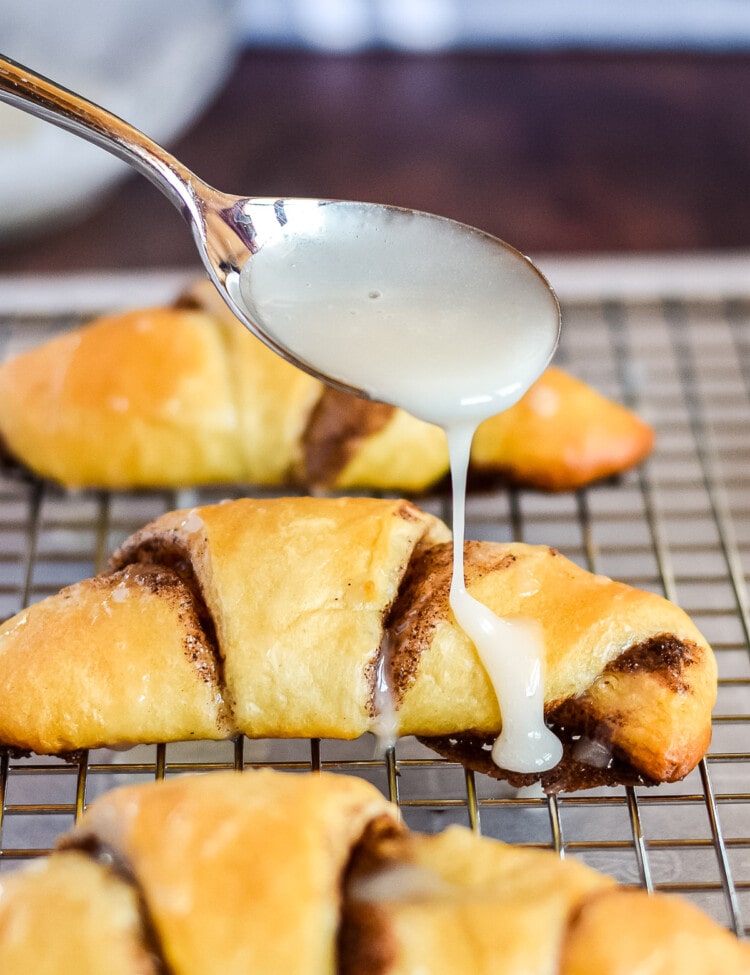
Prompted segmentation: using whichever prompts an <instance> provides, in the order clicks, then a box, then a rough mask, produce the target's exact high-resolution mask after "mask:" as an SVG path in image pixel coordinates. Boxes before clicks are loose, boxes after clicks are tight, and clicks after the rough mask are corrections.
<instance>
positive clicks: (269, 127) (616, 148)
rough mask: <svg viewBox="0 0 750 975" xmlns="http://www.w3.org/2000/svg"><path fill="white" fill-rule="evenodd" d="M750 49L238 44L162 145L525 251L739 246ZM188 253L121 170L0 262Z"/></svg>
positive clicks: (260, 185)
mask: <svg viewBox="0 0 750 975" xmlns="http://www.w3.org/2000/svg"><path fill="white" fill-rule="evenodd" d="M749 91H750V56H745V55H740V54H732V55H726V56H721V55H716V54H706V55H696V54H690V53H683V54H679V53H673V54H669V55H659V54H616V53H598V54H585V53H538V54H531V53H516V54H507V53H494V54H452V55H445V56H443V55H398V54H390V53H372V54H366V55H357V56H337V55H317V54H306V53H298V52H279V51H248V52H246V53H245V54H244V55H243V56H242V58H241V59H240V61H239V63H238V65H237V67H236V70H235V71H234V74H233V76H232V79H231V82H230V84H229V85H228V87H227V88H226V90H225V91H224V92H223V93H222V94H221V95H220V96H219V98H218V99H217V101H216V102H215V104H214V106H213V108H212V110H211V111H210V112H209V113H208V114H206V115H204V117H203V118H202V119H201V120H199V121H198V122H197V123H196V124H195V125H194V127H193V128H192V130H191V131H190V132H189V133H188V134H187V135H186V136H184V137H183V138H182V139H181V140H180V142H179V143H178V144H177V145H176V146H174V147H173V148H174V150H175V152H176V154H177V155H178V156H179V157H180V158H182V159H183V161H184V162H185V163H186V164H187V165H189V166H190V167H191V168H193V169H194V170H195V171H196V172H197V173H199V174H200V175H201V176H202V177H203V178H204V179H206V180H207V181H208V182H210V183H212V184H213V185H215V186H217V187H219V188H221V189H223V190H226V191H228V192H237V193H247V194H257V195H269V194H270V195H280V196H281V195H288V196H323V197H325V196H328V197H337V198H350V199H363V200H372V201H378V202H386V203H392V204H397V205H404V206H411V207H418V208H422V209H426V210H431V211H435V212H439V213H443V214H445V215H447V216H451V217H454V218H457V219H460V220H463V221H466V222H468V223H473V224H475V225H478V226H481V227H482V228H484V229H487V230H489V231H491V232H493V233H495V234H497V235H499V236H501V237H503V238H505V239H506V240H508V241H509V242H511V243H513V244H514V245H516V246H517V247H519V248H520V249H522V250H524V251H525V252H527V253H529V254H531V255H534V254H537V253H540V252H545V253H554V252H558V253H601V252H616V253H622V252H633V251H675V250H676V251H685V250H687V251H694V250H716V249H724V248H739V249H742V248H745V247H747V246H750V204H748V187H750V111H748V92H749ZM193 265H195V266H197V258H196V255H195V252H194V250H193V245H192V242H191V238H190V235H189V233H188V232H187V231H186V229H185V227H184V226H183V224H182V221H181V218H180V217H179V215H178V214H177V212H176V211H175V210H174V209H173V208H172V207H171V205H170V204H169V203H168V202H167V201H166V199H164V198H162V196H161V195H160V194H159V192H158V191H157V190H156V189H155V188H154V187H152V186H151V185H150V184H149V183H148V182H147V181H146V180H145V179H143V178H142V177H139V176H133V177H132V178H130V179H129V180H127V182H125V183H124V184H122V185H121V186H120V187H119V188H118V189H117V190H116V191H115V192H114V193H113V194H112V196H111V197H110V199H109V201H108V206H107V208H106V212H105V210H103V209H100V210H99V211H98V212H96V213H94V214H93V215H91V216H89V217H88V218H86V219H85V220H83V222H81V223H79V224H78V225H76V226H73V227H69V228H66V229H64V230H60V231H57V232H54V233H52V234H50V236H49V238H48V239H47V240H45V241H43V242H41V241H39V240H38V239H37V240H33V241H27V242H18V241H17V242H11V243H6V244H4V245H0V272H7V273H14V272H25V271H56V270H61V271H67V270H87V269H116V268H125V269H128V268H143V267H150V268H160V267H175V266H177V267H190V266H193Z"/></svg>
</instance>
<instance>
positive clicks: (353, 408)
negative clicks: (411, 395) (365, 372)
mask: <svg viewBox="0 0 750 975" xmlns="http://www.w3.org/2000/svg"><path fill="white" fill-rule="evenodd" d="M393 412H394V407H392V406H387V405H386V404H385V403H375V402H373V401H372V400H364V399H358V398H357V397H356V396H352V395H351V394H350V393H344V392H342V391H341V390H338V389H331V388H329V387H326V389H325V390H324V392H323V395H322V396H321V397H320V399H319V400H318V403H317V405H316V406H315V409H314V410H313V412H312V415H311V417H310V421H309V423H308V426H307V429H306V431H305V435H304V439H303V452H304V470H305V479H306V481H307V482H308V483H309V484H311V485H314V486H325V485H327V484H333V483H334V482H335V480H336V477H337V476H338V474H339V473H340V472H341V471H342V470H343V469H344V468H345V467H346V465H347V464H348V463H349V461H350V460H351V458H352V457H353V456H354V455H355V454H356V453H357V450H358V449H359V447H360V445H361V443H362V441H363V440H366V439H367V438H368V437H371V436H373V435H374V434H376V433H379V432H380V430H382V429H383V428H384V427H385V425H386V424H387V423H388V421H389V420H390V418H391V416H392V415H393Z"/></svg>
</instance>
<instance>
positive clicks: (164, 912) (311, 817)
mask: <svg viewBox="0 0 750 975" xmlns="http://www.w3.org/2000/svg"><path fill="white" fill-rule="evenodd" d="M625 911H627V914H625V913H624V912H625ZM624 917H626V918H627V921H626V924H623V918H624ZM586 946H590V948H589V950H588V951H587V950H586ZM678 959H679V961H680V965H679V971H680V972H683V973H685V975H691V973H700V975H707V973H708V975H710V973H719V972H721V973H722V975H737V973H740V972H746V971H748V965H750V949H749V948H748V946H747V945H745V944H743V943H742V942H740V941H739V940H737V939H736V938H734V936H733V935H730V934H729V932H727V931H726V930H724V929H723V928H721V927H720V926H719V925H718V924H717V923H716V922H714V921H712V920H711V919H710V918H708V917H707V916H705V915H703V914H702V913H701V912H699V911H698V910H697V909H696V908H693V907H692V906H691V905H690V904H688V903H687V902H683V901H682V900H680V899H677V898H671V897H666V896H664V895H660V894H656V895H654V896H652V897H649V896H648V895H647V894H646V893H645V892H642V891H631V890H626V889H624V888H620V887H618V886H616V885H615V883H614V881H612V880H611V879H610V878H608V877H605V876H603V875H601V874H599V873H596V872H595V871H594V870H592V869H590V868H589V867H586V866H584V865H583V864H582V863H579V862H577V861H576V860H575V859H573V858H567V859H565V860H560V859H559V858H558V857H556V856H555V854H553V853H552V852H550V851H542V850H534V849H524V848H522V847H512V846H507V845H505V844H503V843H500V842H499V841H497V840H492V839H487V838H483V837H480V836H477V835H475V834H473V833H471V832H470V831H469V830H467V829H465V828H463V827H460V826H452V827H450V828H449V829H448V830H446V831H445V832H444V833H441V834H437V835H433V836H429V835H423V834H418V833H413V832H410V831H409V830H408V829H406V827H404V826H403V825H402V824H400V822H399V820H398V817H397V812H396V809H395V807H393V806H391V804H390V803H388V802H386V800H385V799H384V798H383V796H382V795H381V794H380V793H379V792H378V791H377V790H376V789H375V788H374V787H373V786H371V785H369V784H368V783H366V782H364V781H363V780H361V779H354V778H350V777H348V776H342V775H334V774H328V773H322V774H310V773H302V774H299V773H298V774H292V773H284V772H273V771H268V770H266V771H253V772H245V773H236V772H216V773H212V774H209V775H197V776H181V777H177V778H173V779H168V780H165V781H161V782H152V783H149V784H146V785H137V786H126V787H123V788H120V789H116V790H113V791H112V792H109V793H107V794H106V795H104V796H103V797H101V798H99V799H97V800H96V801H95V802H94V803H93V805H92V806H91V807H89V809H88V810H87V811H86V812H85V813H84V815H83V817H82V819H81V821H80V823H79V824H78V826H77V827H75V828H74V829H73V830H72V831H71V832H70V833H69V834H68V835H67V836H65V837H63V838H62V840H61V841H60V842H59V843H58V847H57V850H56V851H55V852H53V853H52V855H51V856H50V857H49V858H48V859H47V860H46V861H43V862H40V863H39V864H35V865H34V867H33V868H32V869H28V868H27V869H25V870H21V871H18V872H16V873H15V874H12V875H10V876H9V875H7V874H6V875H4V876H3V879H2V881H0V971H2V972H3V975H27V973H28V972H35V973H40V975H63V973H64V975H67V973H68V972H72V971H75V972H77V973H80V975H95V973H96V975H100V973H101V972H103V971H107V972H112V973H114V975H119V973H121V972H122V973H123V975H124V973H125V972H128V973H133V972H135V973H141V975H156V973H164V972H167V971H168V972H170V973H171V975H214V973H217V975H218V973H220V975H235V973H236V975H240V973H242V975H244V973H247V972H263V973H264V975H276V973H279V975H282V973H283V975H362V973H367V975H416V973H418V972H429V973H430V975H443V973H445V975H464V973H465V975H490V973H493V975H494V973H497V972H502V973H504V975H551V973H555V975H620V973H628V975H636V973H639V972H646V971H648V972H649V975H667V973H672V972H674V971H675V970H676V968H675V967H674V964H673V962H675V961H677V960H678Z"/></svg>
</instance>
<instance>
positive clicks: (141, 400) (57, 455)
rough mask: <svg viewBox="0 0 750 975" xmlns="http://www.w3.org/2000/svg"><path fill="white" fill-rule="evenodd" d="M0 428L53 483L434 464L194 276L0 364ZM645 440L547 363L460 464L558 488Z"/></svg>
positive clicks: (268, 477) (374, 482)
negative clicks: (281, 352)
mask: <svg viewBox="0 0 750 975" xmlns="http://www.w3.org/2000/svg"><path fill="white" fill-rule="evenodd" d="M0 441H2V442H4V445H5V449H6V451H7V452H8V453H9V454H10V455H11V456H13V457H14V458H16V459H17V460H18V461H20V462H21V463H23V464H24V465H25V466H26V467H27V468H29V469H30V470H32V471H33V472H35V473H36V474H38V475H40V476H42V477H47V478H50V479H52V480H55V481H57V482H59V483H61V484H63V485H66V486H69V487H100V488H114V489H126V488H135V487H144V486H145V487H186V486H189V485H201V484H210V483H224V484H231V483H251V484H257V485H285V484H286V485H302V486H306V487H315V488H326V489H332V490H337V491H347V490H354V489H372V490H386V491H395V492H400V493H418V492H423V491H426V490H428V489H429V488H430V487H432V486H433V485H435V484H436V483H438V482H440V481H441V480H443V479H444V478H445V477H446V475H447V473H448V451H447V446H446V441H445V435H444V434H443V431H442V430H440V429H439V428H437V427H434V426H431V425H430V424H427V423H424V422H423V421H421V420H417V419H415V418H414V417H412V416H410V415H409V414H407V413H405V412H404V411H403V410H398V409H395V408H393V407H390V406H385V405H383V404H382V403H372V402H367V401H364V400H359V399H357V398H355V397H353V396H349V395H347V394H344V393H340V392H336V391H335V390H332V389H328V388H327V387H325V386H324V385H323V384H322V383H320V382H319V381H318V380H316V379H313V378H312V377H311V376H309V375H307V374H306V373H303V372H301V371H300V370H298V369H296V368H295V367H293V366H291V365H289V363H287V362H285V361H284V360H282V359H281V358H280V357H279V356H277V355H276V354H275V353H274V352H272V351H271V350H270V349H268V348H267V347H266V346H265V345H263V343H262V342H260V341H259V340H258V339H256V338H255V337H254V336H252V335H251V334H250V333H249V332H248V331H247V330H246V329H245V328H244V327H243V326H242V325H240V323H239V322H238V321H237V320H236V319H235V318H234V316H233V315H232V314H231V313H230V312H229V310H228V309H227V308H226V306H225V305H224V302H223V301H222V300H221V298H220V297H219V295H218V293H217V292H216V291H215V289H214V288H213V286H211V285H210V284H209V283H208V281H205V282H202V283H201V285H199V286H198V287H197V288H196V289H195V290H194V291H193V292H192V293H191V295H189V296H188V297H186V298H185V300H184V301H183V302H182V303H181V304H179V305H177V306H175V307H170V308H166V307H164V308H162V307H159V308H149V309H140V310H135V311H129V312H125V313H123V314H118V315H114V316H110V317H105V318H101V319H98V320H97V321H94V322H92V323H90V324H87V325H85V326H83V327H81V328H78V329H75V330H74V331H70V332H67V333H65V334H62V335H60V336H58V337H57V338H55V339H53V340H52V341H50V342H48V343H46V344H44V345H41V346H39V347H37V348H34V349H31V350H29V351H27V352H25V353H23V354H21V355H19V356H17V357H16V358H14V359H11V360H9V361H7V362H5V363H2V364H1V365H0ZM652 445H653V431H652V430H651V428H650V427H649V426H648V425H647V424H645V423H644V422H642V421H641V420H640V419H639V418H638V417H637V416H635V415H634V414H633V413H631V412H630V411H629V410H627V409H626V408H625V407H623V406H621V405H619V404H617V403H614V402H612V401H610V400H608V399H606V398H605V397H603V396H601V395H600V394H599V393H597V392H595V391H594V390H593V389H592V388H590V387H589V386H587V385H586V384H584V383H582V382H581V381H580V380H577V379H574V378H573V377H572V376H569V375H567V374H566V373H564V372H562V371H561V370H559V369H556V368H550V369H549V370H548V371H547V372H546V373H545V374H544V375H543V376H542V378H541V379H540V380H539V381H538V383H537V384H536V385H535V386H534V387H533V389H532V390H530V392H529V393H528V394H527V396H526V397H524V399H523V400H522V401H521V402H520V403H518V404H517V405H516V406H515V407H513V408H512V409H511V410H509V411H508V412H506V413H505V414H503V415H502V416H500V417H496V418H493V419H492V420H490V421H487V423H486V424H485V425H484V426H483V427H482V428H481V429H480V431H479V433H478V435H477V441H476V445H475V450H474V456H473V461H472V475H473V476H474V477H475V478H489V477H498V476H502V477H503V478H505V479H507V480H510V481H512V482H514V483H517V484H521V485H527V486H530V487H537V488H541V489H545V490H551V491H565V490H572V489H574V488H577V487H580V486H582V485H583V484H586V483H588V482H590V481H593V480H596V479H599V478H603V477H607V476H610V475H613V474H616V473H619V472H621V471H623V470H626V469H627V468H630V467H632V466H633V465H635V464H637V463H638V462H639V461H640V460H642V459H643V458H644V457H645V456H646V455H647V454H648V453H649V451H650V450H651V448H652Z"/></svg>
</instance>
